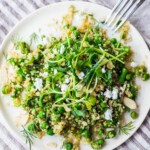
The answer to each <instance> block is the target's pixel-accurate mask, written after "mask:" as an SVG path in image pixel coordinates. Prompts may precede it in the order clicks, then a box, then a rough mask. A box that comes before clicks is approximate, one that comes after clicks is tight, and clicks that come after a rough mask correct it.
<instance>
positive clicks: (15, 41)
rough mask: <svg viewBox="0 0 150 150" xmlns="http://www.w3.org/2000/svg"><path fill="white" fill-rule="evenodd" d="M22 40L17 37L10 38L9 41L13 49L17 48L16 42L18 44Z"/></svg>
mask: <svg viewBox="0 0 150 150" xmlns="http://www.w3.org/2000/svg"><path fill="white" fill-rule="evenodd" d="M21 40H22V38H21V37H20V36H19V35H15V36H12V38H11V41H12V43H13V44H14V46H15V47H17V44H18V42H20V41H21Z"/></svg>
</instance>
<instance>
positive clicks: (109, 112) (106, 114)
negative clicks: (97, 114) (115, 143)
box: [104, 109, 112, 120]
mask: <svg viewBox="0 0 150 150" xmlns="http://www.w3.org/2000/svg"><path fill="white" fill-rule="evenodd" d="M104 115H105V119H106V120H112V110H111V109H107V110H106V112H105V113H104Z"/></svg>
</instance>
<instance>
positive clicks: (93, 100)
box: [88, 96, 96, 106]
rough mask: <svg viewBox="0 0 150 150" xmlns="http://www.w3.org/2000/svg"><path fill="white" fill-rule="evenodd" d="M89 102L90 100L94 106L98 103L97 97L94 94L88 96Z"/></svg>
mask: <svg viewBox="0 0 150 150" xmlns="http://www.w3.org/2000/svg"><path fill="white" fill-rule="evenodd" d="M88 102H89V103H90V104H91V105H92V106H94V105H95V104H96V98H95V97H94V96H90V97H89V98H88Z"/></svg>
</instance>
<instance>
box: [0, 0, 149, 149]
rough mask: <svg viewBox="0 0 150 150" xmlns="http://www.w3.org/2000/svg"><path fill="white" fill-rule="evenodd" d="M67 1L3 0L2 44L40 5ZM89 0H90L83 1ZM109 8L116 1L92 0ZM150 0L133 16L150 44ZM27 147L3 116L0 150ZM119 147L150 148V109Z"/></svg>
mask: <svg viewBox="0 0 150 150" xmlns="http://www.w3.org/2000/svg"><path fill="white" fill-rule="evenodd" d="M60 1H66V0H0V44H1V43H2V41H3V39H4V38H5V36H6V35H7V33H8V32H9V31H10V30H11V28H12V27H13V26H14V25H15V24H17V22H19V21H20V20H21V19H22V18H24V17H25V16H27V15H28V14H30V13H31V12H33V11H35V10H36V9H38V8H40V7H44V6H45V5H49V4H51V3H55V2H60ZM83 1H88V0H83ZM89 1H90V2H94V3H98V4H101V5H104V6H106V7H109V8H111V7H113V5H114V4H115V2H116V0H89ZM149 8H150V0H146V2H145V3H144V4H143V5H142V6H141V7H140V8H139V10H138V11H137V12H136V13H135V14H134V15H133V17H132V18H131V19H130V21H131V23H133V24H134V26H136V28H137V29H138V30H139V31H140V33H141V34H142V35H143V37H144V38H145V41H146V42H147V44H148V46H149V47H150V27H149V25H150V11H149ZM27 149H28V148H27V146H26V145H25V144H24V143H21V142H20V141H19V140H18V139H17V138H15V137H14V135H12V134H11V133H10V132H9V130H8V129H7V125H6V124H5V122H4V121H3V120H2V119H0V150H27ZM116 150H150V112H149V114H148V116H147V117H146V119H145V121H144V122H143V124H142V126H141V127H140V128H139V129H138V131H137V132H136V133H135V134H134V135H133V136H132V137H131V138H130V139H129V140H128V141H127V142H125V143H124V144H122V145H121V146H120V147H118V148H117V149H116Z"/></svg>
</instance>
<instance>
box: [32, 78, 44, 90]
mask: <svg viewBox="0 0 150 150" xmlns="http://www.w3.org/2000/svg"><path fill="white" fill-rule="evenodd" d="M42 83H43V80H42V79H40V78H36V79H35V82H34V86H35V88H36V89H37V90H39V91H40V90H42V88H43V85H42Z"/></svg>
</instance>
